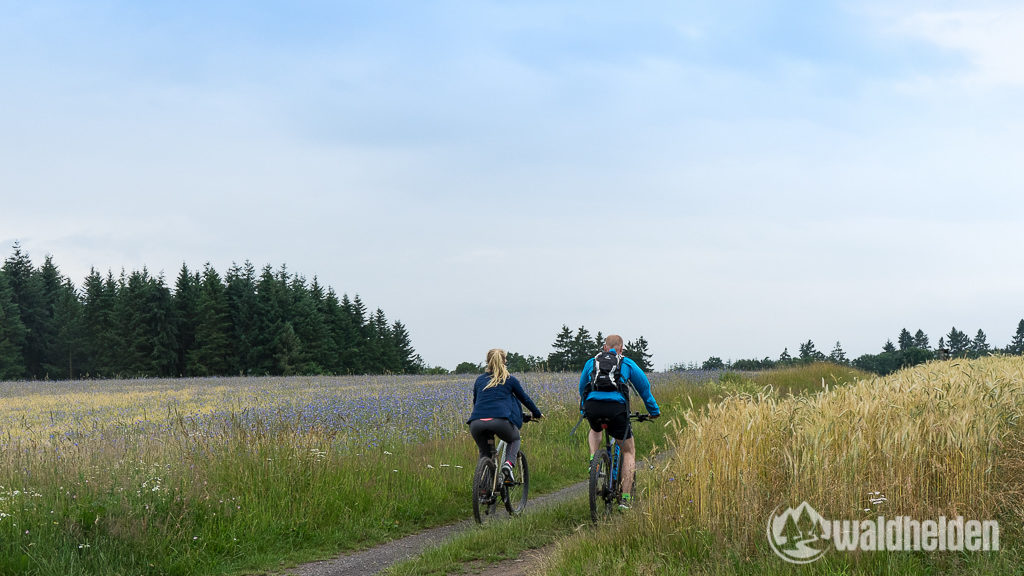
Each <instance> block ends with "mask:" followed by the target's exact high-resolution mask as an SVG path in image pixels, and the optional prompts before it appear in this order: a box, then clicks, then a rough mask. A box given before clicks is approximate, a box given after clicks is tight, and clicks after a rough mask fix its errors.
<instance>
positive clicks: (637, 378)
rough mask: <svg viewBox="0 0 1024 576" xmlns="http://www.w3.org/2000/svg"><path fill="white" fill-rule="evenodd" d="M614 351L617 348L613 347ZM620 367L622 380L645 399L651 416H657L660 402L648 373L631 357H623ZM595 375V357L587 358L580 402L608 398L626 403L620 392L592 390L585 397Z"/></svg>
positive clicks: (582, 378)
mask: <svg viewBox="0 0 1024 576" xmlns="http://www.w3.org/2000/svg"><path fill="white" fill-rule="evenodd" d="M612 351H613V352H614V351H615V349H614V348H612ZM619 369H620V370H621V373H622V381H623V382H628V383H629V384H630V385H632V386H633V388H634V389H635V390H636V392H637V394H639V395H640V397H641V398H643V400H644V405H645V406H646V407H647V413H648V414H650V415H651V416H657V415H658V414H661V408H658V402H657V401H655V399H654V396H653V395H651V381H650V380H648V379H647V375H646V374H644V372H643V370H641V369H640V367H639V366H637V365H636V362H633V361H632V360H630V359H629V358H623V359H622V364H620V365H619ZM593 376H594V359H593V358H591V359H590V360H587V363H586V364H584V365H583V372H581V373H580V404H581V405H582V403H583V402H586V401H587V400H606V401H614V402H621V403H623V404H625V403H626V398H625V397H624V396H623V395H622V394H619V393H618V392H597V391H594V392H591V393H590V394H587V397H586V398H584V397H583V394H584V392H586V387H587V384H590V379H591V378H592V377H593Z"/></svg>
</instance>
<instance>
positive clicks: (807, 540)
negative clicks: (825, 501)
mask: <svg viewBox="0 0 1024 576" xmlns="http://www.w3.org/2000/svg"><path fill="white" fill-rule="evenodd" d="M778 509H779V508H778V507H776V508H775V510H778ZM773 512H774V511H773ZM826 524H827V523H826V521H825V519H824V518H822V517H821V515H820V514H818V511H817V510H815V509H814V508H811V505H810V504H808V503H807V502H801V503H800V505H799V506H797V507H796V509H795V510H794V509H793V508H786V511H785V512H783V513H782V514H777V515H776V516H775V517H774V518H769V519H768V543H769V544H771V546H772V550H773V551H774V552H775V554H777V555H778V556H779V557H780V558H782V559H783V560H785V561H787V562H792V563H794V564H809V563H811V562H814V561H815V560H817V559H818V558H821V557H822V555H824V554H825V552H828V549H829V547H830V544H829V542H828V541H827V540H824V539H823V538H822V534H823V532H824V531H825V530H827V528H826Z"/></svg>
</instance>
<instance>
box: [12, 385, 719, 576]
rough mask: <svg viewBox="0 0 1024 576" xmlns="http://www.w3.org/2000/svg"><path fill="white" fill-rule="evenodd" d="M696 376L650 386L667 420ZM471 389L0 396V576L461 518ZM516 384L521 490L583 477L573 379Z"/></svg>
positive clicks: (62, 389)
mask: <svg viewBox="0 0 1024 576" xmlns="http://www.w3.org/2000/svg"><path fill="white" fill-rule="evenodd" d="M708 378H709V376H707V375H701V374H696V375H690V376H687V377H686V378H683V377H680V376H665V375H652V380H653V382H654V386H655V389H656V390H657V391H658V393H659V399H660V400H662V401H663V402H666V403H672V402H675V404H676V406H677V409H678V410H682V409H683V408H682V406H683V402H684V400H683V392H684V391H687V390H691V389H692V388H693V386H694V383H695V382H706V381H707V380H708ZM472 379H473V377H470V376H451V375H449V376H430V377H427V376H381V377H364V376H353V377H330V378H317V377H290V378H274V377H267V378H211V379H173V380H171V379H166V380H165V379H153V380H104V381H71V382H7V383H0V450H2V452H0V574H54V575H58V574H59V575H75V574H83V575H84V574H223V573H228V574H231V573H247V572H253V571H260V570H267V569H274V568H281V567H284V566H288V565H291V564H294V563H296V562H301V561H307V560H312V559H322V558H326V557H330V556H332V555H335V554H338V553H340V552H343V551H346V550H352V549H356V548H363V547H368V546H371V545H373V544H375V543H379V542H382V541H385V540H388V539H393V538H396V537H400V536H402V535H405V534H408V533H411V532H415V531H417V530H420V529H422V528H424V527H428V526H433V525H438V524H444V523H449V522H453V521H457V520H463V519H466V518H468V517H470V515H471V509H470V499H469V485H470V480H471V475H472V470H473V467H474V465H475V460H476V450H475V445H474V444H473V443H472V440H471V439H470V438H469V436H468V433H467V430H466V426H465V423H464V421H465V417H466V415H467V414H468V412H469V408H470V404H471V384H472ZM523 381H524V384H525V385H526V387H527V390H528V391H529V392H530V394H531V396H532V397H533V398H534V400H535V401H536V402H537V404H538V405H539V406H540V407H541V409H542V410H543V411H544V413H545V416H546V418H545V420H543V421H541V422H539V423H531V424H529V425H528V427H527V428H526V429H525V430H524V448H525V450H526V452H527V454H528V455H529V457H530V459H531V469H532V470H533V471H534V472H533V475H532V487H531V491H532V492H533V493H534V494H541V493H544V492H549V491H553V490H556V489H558V488H561V487H563V486H565V485H568V484H571V483H574V482H578V481H580V480H582V479H584V477H585V472H586V467H585V466H586V448H585V434H583V433H579V434H577V435H576V436H570V435H569V430H570V428H571V427H572V425H573V424H575V422H576V420H577V417H578V412H577V406H578V396H577V375H575V374H529V375H525V376H524V377H523ZM665 406H666V407H668V406H669V404H665ZM654 429H655V433H652V434H648V435H646V438H645V440H644V443H642V444H641V447H642V448H643V449H644V450H652V449H655V443H656V442H658V441H659V439H660V438H664V435H665V434H666V433H667V431H668V430H669V429H668V428H664V427H657V428H654Z"/></svg>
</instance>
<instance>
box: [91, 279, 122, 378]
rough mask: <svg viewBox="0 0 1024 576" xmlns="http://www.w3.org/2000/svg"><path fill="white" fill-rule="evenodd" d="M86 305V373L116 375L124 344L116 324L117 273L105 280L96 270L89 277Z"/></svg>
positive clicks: (105, 375) (100, 375) (96, 376)
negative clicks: (115, 275) (115, 279)
mask: <svg viewBox="0 0 1024 576" xmlns="http://www.w3.org/2000/svg"><path fill="white" fill-rule="evenodd" d="M83 292H84V293H83V297H84V301H83V302H82V335H83V345H84V348H85V365H84V366H83V367H82V368H83V370H84V372H85V374H86V375H88V376H91V377H94V378H104V377H111V376H114V375H115V374H116V373H117V371H118V367H119V366H118V362H119V358H120V354H119V350H120V348H121V346H122V345H123V340H122V338H121V333H120V331H119V330H118V326H117V321H116V310H115V309H116V306H117V290H116V284H115V282H114V278H113V274H112V273H110V272H107V277H106V278H105V279H104V278H103V277H102V276H100V273H99V272H97V271H96V269H95V268H93V269H91V270H89V275H88V276H86V278H85V287H84V290H83Z"/></svg>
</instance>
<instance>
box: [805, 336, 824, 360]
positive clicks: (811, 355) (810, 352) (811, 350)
mask: <svg viewBox="0 0 1024 576" xmlns="http://www.w3.org/2000/svg"><path fill="white" fill-rule="evenodd" d="M824 359H825V355H824V354H822V353H821V352H819V351H818V350H817V349H816V348H815V347H814V342H813V341H811V340H808V341H807V342H804V343H803V344H801V345H800V361H801V362H803V363H804V364H809V363H811V362H820V361H822V360H824Z"/></svg>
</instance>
